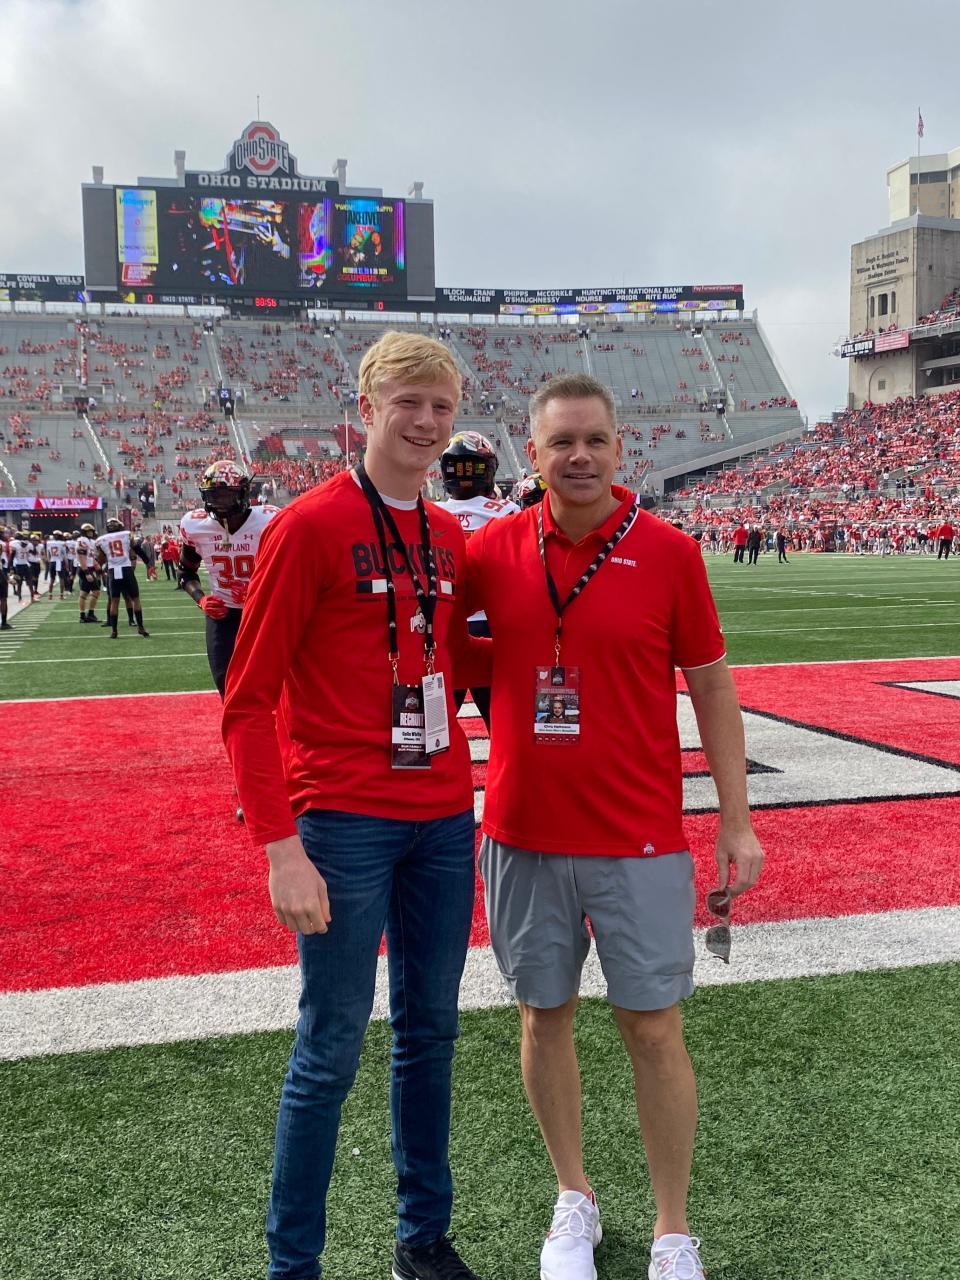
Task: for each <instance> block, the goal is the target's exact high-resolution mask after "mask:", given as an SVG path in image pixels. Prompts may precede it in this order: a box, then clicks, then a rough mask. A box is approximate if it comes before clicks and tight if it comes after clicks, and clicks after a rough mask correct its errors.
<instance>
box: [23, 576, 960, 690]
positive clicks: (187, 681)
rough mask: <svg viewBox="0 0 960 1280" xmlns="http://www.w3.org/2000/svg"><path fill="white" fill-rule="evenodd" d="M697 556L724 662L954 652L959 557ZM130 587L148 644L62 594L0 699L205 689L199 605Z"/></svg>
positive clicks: (957, 646)
mask: <svg viewBox="0 0 960 1280" xmlns="http://www.w3.org/2000/svg"><path fill="white" fill-rule="evenodd" d="M705 562H706V565H707V572H708V574H709V577H710V582H711V586H712V587H713V591H714V594H715V598H716V601H717V607H718V609H719V612H720V618H721V621H722V623H723V627H724V632H725V634H726V637H727V645H728V657H729V660H730V662H732V663H766V662H809V661H816V662H832V661H837V660H838V659H843V658H846V659H856V658H910V657H927V656H937V655H953V654H957V653H960V623H958V614H960V560H951V561H947V562H944V561H939V562H938V561H937V560H936V559H935V558H934V557H933V556H923V557H918V556H898V557H892V556H887V557H878V556H849V555H843V556H835V555H814V554H806V555H795V556H793V557H791V561H790V563H789V565H778V564H777V561H776V557H775V556H774V555H766V556H761V558H760V562H759V563H758V564H757V565H756V566H751V565H734V564H733V563H732V561H731V559H730V557H729V556H714V555H712V554H711V553H709V552H708V553H707V554H706V556H705ZM141 592H142V599H143V611H144V619H145V622H146V625H147V628H148V630H149V631H150V639H149V640H144V639H142V638H141V637H139V636H138V635H137V634H136V631H135V630H134V629H133V628H129V627H128V626H127V623H126V617H125V613H124V612H123V610H122V609H121V613H120V639H119V640H118V641H116V642H114V641H111V640H109V639H108V638H107V637H108V635H109V633H108V632H107V631H106V630H104V629H101V628H99V627H85V626H80V625H79V623H78V621H77V607H76V604H75V601H74V599H72V598H69V597H68V599H67V600H66V601H64V602H63V603H60V602H59V601H57V602H55V603H54V606H53V608H52V609H51V610H50V613H49V616H48V617H47V619H46V621H44V622H43V623H42V624H41V625H40V626H39V627H38V628H37V630H36V631H35V632H33V634H32V635H31V636H30V637H29V638H28V639H26V640H25V641H24V642H23V644H22V645H20V646H19V647H18V648H14V649H8V650H5V651H3V652H0V699H2V698H39V697H46V698H52V697H54V698H55V697H73V696H77V695H79V694H109V693H151V692H164V691H167V692H174V691H182V690H203V689H209V688H210V673H209V670H208V668H207V660H206V656H205V652H204V621H203V616H202V615H201V613H200V612H199V610H198V609H197V608H196V606H195V605H194V604H193V602H192V601H191V600H190V599H189V598H188V597H187V596H185V595H184V594H183V593H182V592H178V591H174V590H173V588H172V587H171V585H170V584H169V583H168V582H165V581H163V580H161V581H159V582H146V583H144V582H141ZM99 612H100V614H101V615H105V604H104V601H103V598H101V603H100V606H99ZM21 616H26V615H21ZM14 627H16V619H14ZM10 634H11V635H12V636H13V637H14V638H15V632H14V633H10ZM113 658H117V659H120V660H119V661H112V660H107V659H113Z"/></svg>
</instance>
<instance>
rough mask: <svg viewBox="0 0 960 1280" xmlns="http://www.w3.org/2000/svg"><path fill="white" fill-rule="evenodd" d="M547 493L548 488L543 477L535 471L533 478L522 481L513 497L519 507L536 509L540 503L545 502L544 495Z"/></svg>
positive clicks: (528, 477) (526, 477)
mask: <svg viewBox="0 0 960 1280" xmlns="http://www.w3.org/2000/svg"><path fill="white" fill-rule="evenodd" d="M546 492H547V486H546V485H545V484H544V483H543V477H542V476H541V475H540V473H539V472H538V471H535V472H534V473H533V475H532V476H525V477H524V478H523V479H522V480H521V481H520V483H519V484H518V485H517V487H516V488H515V489H514V491H513V494H512V497H513V501H514V502H515V503H516V504H517V506H518V507H523V508H526V507H535V506H536V505H537V503H538V502H542V501H543V495H544V494H545V493H546Z"/></svg>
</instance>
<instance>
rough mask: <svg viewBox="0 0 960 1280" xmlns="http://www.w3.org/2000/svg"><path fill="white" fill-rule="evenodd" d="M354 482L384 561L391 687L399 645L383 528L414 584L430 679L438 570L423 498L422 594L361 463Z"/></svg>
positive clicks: (387, 512)
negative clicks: (369, 515)
mask: <svg viewBox="0 0 960 1280" xmlns="http://www.w3.org/2000/svg"><path fill="white" fill-rule="evenodd" d="M356 473H357V479H358V480H359V481H360V488H361V489H362V490H363V495H364V497H365V498H366V500H367V502H368V503H369V504H370V510H371V512H372V513H373V523H374V525H375V526H376V529H377V538H378V539H379V541H380V555H381V557H382V558H383V576H384V577H385V578H386V582H387V632H388V636H389V645H390V648H389V661H390V665H391V667H392V668H393V683H394V684H399V683H400V677H399V675H398V673H397V668H398V666H399V663H400V644H399V638H398V634H397V600H396V588H395V586H394V581H393V571H392V570H391V568H390V556H389V549H388V547H387V537H386V533H385V532H384V525H386V527H387V529H389V531H390V536H391V537H392V538H393V540H394V542H395V543H396V546H397V550H398V551H399V553H400V555H401V556H402V557H403V563H404V564H405V566H406V569H407V573H409V575H410V581H411V582H412V584H413V590H414V594H415V595H416V597H417V604H418V605H419V607H420V612H421V614H422V615H423V621H424V634H423V661H424V665H425V667H426V670H427V675H430V676H432V675H433V671H434V667H433V663H434V657H435V655H436V643H435V642H434V638H433V616H434V613H435V612H436V608H437V566H436V562H435V560H434V556H433V547H432V546H431V545H430V523H429V521H428V520H427V509H426V507H425V505H424V502H423V498H422V497H418V498H417V511H418V513H419V515H420V543H421V551H422V554H423V563H424V566H425V569H426V574H427V590H426V592H424V590H423V587H422V585H421V583H420V578H419V575H418V574H417V573H416V571H415V569H414V567H413V564H412V563H411V561H410V555H409V553H408V551H407V547H406V543H405V542H404V541H403V538H402V537H401V536H400V530H399V529H398V528H397V522H396V521H395V520H394V518H393V516H392V515H391V513H390V508H389V507H388V506H387V505H386V503H385V502H384V500H383V498H381V496H380V494H379V493H378V492H377V489H376V487H375V486H374V484H373V481H372V480H371V479H370V477H369V476H368V475H367V472H366V469H365V467H364V465H363V463H362V462H361V463H359V464H358V465H357V467H356Z"/></svg>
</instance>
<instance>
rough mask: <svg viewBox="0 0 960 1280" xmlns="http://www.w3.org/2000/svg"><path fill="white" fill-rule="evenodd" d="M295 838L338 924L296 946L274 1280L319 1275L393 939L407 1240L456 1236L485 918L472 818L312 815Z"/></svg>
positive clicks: (278, 1151)
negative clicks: (354, 1091)
mask: <svg viewBox="0 0 960 1280" xmlns="http://www.w3.org/2000/svg"><path fill="white" fill-rule="evenodd" d="M297 826H298V828H299V830H300V838H301V839H302V841H303V845H304V848H305V849H306V851H307V855H308V856H309V858H310V860H311V861H312V862H313V864H314V866H315V867H316V868H317V870H318V871H319V872H320V874H321V875H322V876H323V878H324V879H325V880H326V882H327V891H328V893H329V896H330V914H331V917H332V918H331V923H330V928H329V931H328V932H327V933H325V934H311V935H309V936H305V935H303V934H299V935H298V936H297V945H298V949H299V953H300V974H301V982H302V985H301V994H300V1018H299V1021H298V1023H297V1037H296V1041H295V1043H294V1046H293V1052H292V1054H291V1056H290V1065H289V1068H288V1071H287V1076H286V1079H285V1080H284V1083H283V1091H282V1093H281V1097H280V1114H279V1117H278V1119H277V1137H276V1148H275V1153H274V1168H273V1189H272V1192H271V1196H270V1208H269V1212H268V1214H267V1242H268V1244H269V1247H270V1269H269V1275H270V1277H271V1280H316V1278H317V1277H319V1275H320V1264H319V1255H320V1253H321V1252H322V1250H323V1245H324V1239H325V1236H326V1197H327V1188H328V1186H329V1185H330V1175H331V1171H332V1169H333V1158H334V1150H335V1148H336V1143H337V1130H338V1128H339V1125H340V1109H341V1106H342V1105H343V1101H344V1099H345V1098H346V1096H347V1094H348V1093H349V1091H350V1088H351V1086H352V1084H353V1081H354V1077H355V1075H356V1072H357V1065H358V1063H359V1060H360V1047H361V1045H362V1043H363V1037H364V1033H365V1031H366V1028H367V1023H368V1021H369V1019H370V1011H371V1008H372V1006H373V997H374V988H375V983H376V974H377V953H378V950H379V946H380V939H381V937H382V936H383V932H384V929H386V935H387V961H388V970H389V977H390V1025H391V1027H392V1028H393V1051H392V1055H391V1066H390V1119H391V1127H392V1134H393V1137H392V1143H391V1151H392V1155H393V1163H394V1166H395V1167H396V1170H397V1194H398V1201H399V1224H398V1228H397V1236H398V1238H399V1239H400V1240H402V1241H404V1242H405V1243H407V1244H412V1245H420V1244H429V1243H430V1242H431V1241H433V1240H436V1239H437V1238H438V1237H439V1236H442V1235H443V1234H444V1233H445V1232H446V1230H447V1228H448V1227H449V1225H450V1211H451V1207H452V1203H453V1180H452V1178H451V1174H450V1165H449V1161H448V1156H447V1147H448V1140H449V1134H450V1076H451V1068H452V1063H453V1046H454V1041H455V1040H456V1038H457V1032H458V1018H457V1002H458V996H459V993H460V980H461V978H462V976H463V966H464V961H465V959H466V954H467V942H468V940H469V935H470V921H471V917H472V913H473V889H474V819H473V811H472V810H467V811H466V812H464V813H459V814H455V815H454V816H453V817H449V818H437V819H435V820H433V821H430V822H403V821H399V820H397V819H394V818H368V817H364V816H363V815H361V814H353V813H342V812H338V811H328V810H319V809H314V810H311V811H309V812H308V813H305V814H304V815H303V816H302V817H300V818H299V819H298V820H297Z"/></svg>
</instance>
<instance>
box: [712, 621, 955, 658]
mask: <svg viewBox="0 0 960 1280" xmlns="http://www.w3.org/2000/svg"><path fill="white" fill-rule="evenodd" d="M956 625H957V620H956V618H948V619H947V620H946V622H879V623H869V622H867V623H864V625H863V626H861V627H835V626H834V625H833V624H832V623H826V622H824V623H821V624H820V626H819V627H760V628H758V629H757V630H755V631H738V630H736V629H734V630H731V629H730V628H729V627H724V629H723V634H724V635H725V636H792V635H797V634H799V633H800V632H801V631H820V632H825V633H832V632H834V631H916V630H917V628H918V627H955V626H956ZM887 661H888V662H894V661H898V659H894V658H888V659H887ZM900 661H905V659H900Z"/></svg>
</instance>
